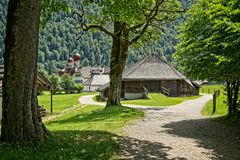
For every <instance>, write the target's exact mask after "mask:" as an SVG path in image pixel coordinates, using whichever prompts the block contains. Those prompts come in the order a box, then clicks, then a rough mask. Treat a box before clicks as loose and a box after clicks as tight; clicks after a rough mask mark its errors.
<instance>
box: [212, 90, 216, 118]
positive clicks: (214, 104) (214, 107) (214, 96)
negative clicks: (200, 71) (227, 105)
mask: <svg viewBox="0 0 240 160" xmlns="http://www.w3.org/2000/svg"><path fill="white" fill-rule="evenodd" d="M216 98H217V97H216V94H215V93H214V94H213V111H212V115H213V114H214V113H215V112H216Z"/></svg>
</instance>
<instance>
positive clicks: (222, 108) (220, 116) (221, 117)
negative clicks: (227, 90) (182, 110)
mask: <svg viewBox="0 0 240 160" xmlns="http://www.w3.org/2000/svg"><path fill="white" fill-rule="evenodd" d="M203 88H204V89H205V91H207V90H208V89H210V90H212V92H211V93H213V90H214V89H215V90H218V89H220V93H221V94H220V96H219V97H217V101H216V103H217V105H216V112H215V113H214V115H212V111H213V101H212V100H210V101H208V102H207V103H206V105H205V106H204V108H203V109H202V114H203V115H205V116H209V118H210V119H211V120H213V121H217V122H220V123H222V124H225V125H230V126H238V127H240V121H239V119H238V118H237V117H234V118H232V119H227V113H228V106H227V104H226V103H224V101H225V100H226V99H227V97H226V95H224V86H223V85H204V86H203Z"/></svg>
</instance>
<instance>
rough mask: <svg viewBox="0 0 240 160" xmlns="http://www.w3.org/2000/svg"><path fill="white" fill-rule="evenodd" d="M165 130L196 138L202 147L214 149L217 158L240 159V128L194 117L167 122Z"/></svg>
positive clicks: (176, 134)
mask: <svg viewBox="0 0 240 160" xmlns="http://www.w3.org/2000/svg"><path fill="white" fill-rule="evenodd" d="M163 128H165V129H167V130H166V131H164V132H167V133H168V134H172V135H174V136H179V137H186V138H191V139H195V140H196V141H197V142H198V143H197V144H198V145H199V146H200V147H203V148H206V149H209V150H212V151H213V152H214V154H215V158H213V159H215V160H240V129H239V128H236V127H230V126H225V125H222V124H219V123H216V122H213V121H210V120H208V119H193V120H183V121H177V122H171V123H168V124H165V125H164V126H163Z"/></svg>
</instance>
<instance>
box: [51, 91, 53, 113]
mask: <svg viewBox="0 0 240 160" xmlns="http://www.w3.org/2000/svg"><path fill="white" fill-rule="evenodd" d="M50 107H51V113H53V91H52V90H51V106H50Z"/></svg>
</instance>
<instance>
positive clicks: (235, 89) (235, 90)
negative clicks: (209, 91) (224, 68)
mask: <svg viewBox="0 0 240 160" xmlns="http://www.w3.org/2000/svg"><path fill="white" fill-rule="evenodd" d="M238 94H239V81H235V83H234V86H233V113H232V114H233V116H235V115H237V111H238V109H237V107H238Z"/></svg>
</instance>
